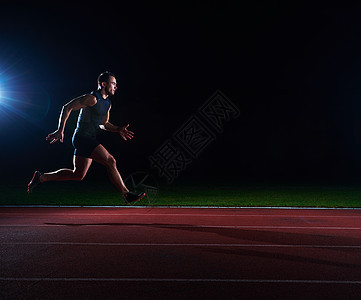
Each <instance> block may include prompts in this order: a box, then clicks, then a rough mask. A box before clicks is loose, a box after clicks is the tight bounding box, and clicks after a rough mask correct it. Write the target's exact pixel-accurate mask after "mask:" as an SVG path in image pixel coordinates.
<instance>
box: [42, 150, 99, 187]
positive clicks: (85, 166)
mask: <svg viewBox="0 0 361 300" xmlns="http://www.w3.org/2000/svg"><path fill="white" fill-rule="evenodd" d="M92 161H93V160H92V159H91V158H87V157H83V156H77V155H74V160H73V164H74V169H73V170H71V169H60V170H57V171H55V172H50V173H44V174H42V175H41V176H40V182H46V181H64V180H82V179H83V178H84V177H85V175H86V173H87V172H88V170H89V167H90V165H91V163H92Z"/></svg>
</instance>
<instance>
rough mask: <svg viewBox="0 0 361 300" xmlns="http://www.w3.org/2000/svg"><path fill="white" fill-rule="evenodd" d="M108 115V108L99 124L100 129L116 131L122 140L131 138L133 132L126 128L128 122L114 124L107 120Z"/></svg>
mask: <svg viewBox="0 0 361 300" xmlns="http://www.w3.org/2000/svg"><path fill="white" fill-rule="evenodd" d="M109 115H110V108H109V110H108V112H107V114H106V115H105V117H104V119H103V121H102V123H101V124H100V125H99V127H100V129H103V130H106V131H110V132H117V133H119V134H120V135H121V136H122V138H123V139H124V140H127V139H132V138H133V136H134V132H132V131H130V130H128V129H127V128H128V127H129V124H128V125H126V126H123V127H119V126H116V125H114V124H112V123H110V122H109Z"/></svg>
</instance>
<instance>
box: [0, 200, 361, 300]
mask: <svg viewBox="0 0 361 300" xmlns="http://www.w3.org/2000/svg"><path fill="white" fill-rule="evenodd" d="M0 242H1V246H0V298H1V299H3V298H4V299H33V298H37V299H121V298H123V299H171V300H173V299H199V298H201V299H359V298H360V295H361V210H308V209H225V208H222V209H215V208H209V209H207V208H5V207H3V208H0Z"/></svg>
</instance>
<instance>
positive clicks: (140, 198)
mask: <svg viewBox="0 0 361 300" xmlns="http://www.w3.org/2000/svg"><path fill="white" fill-rule="evenodd" d="M145 195H146V193H144V194H143V196H141V197H139V198H138V199H137V200H134V201H131V202H128V201H125V203H126V204H132V203H134V202H138V201H139V200H142V199H143V198H144V196H145Z"/></svg>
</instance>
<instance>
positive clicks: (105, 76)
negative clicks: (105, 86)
mask: <svg viewBox="0 0 361 300" xmlns="http://www.w3.org/2000/svg"><path fill="white" fill-rule="evenodd" d="M110 76H113V77H115V75H114V74H113V73H111V72H109V71H105V72H103V73H101V74H100V75H99V76H98V89H101V88H102V82H108V81H109V77H110Z"/></svg>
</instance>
